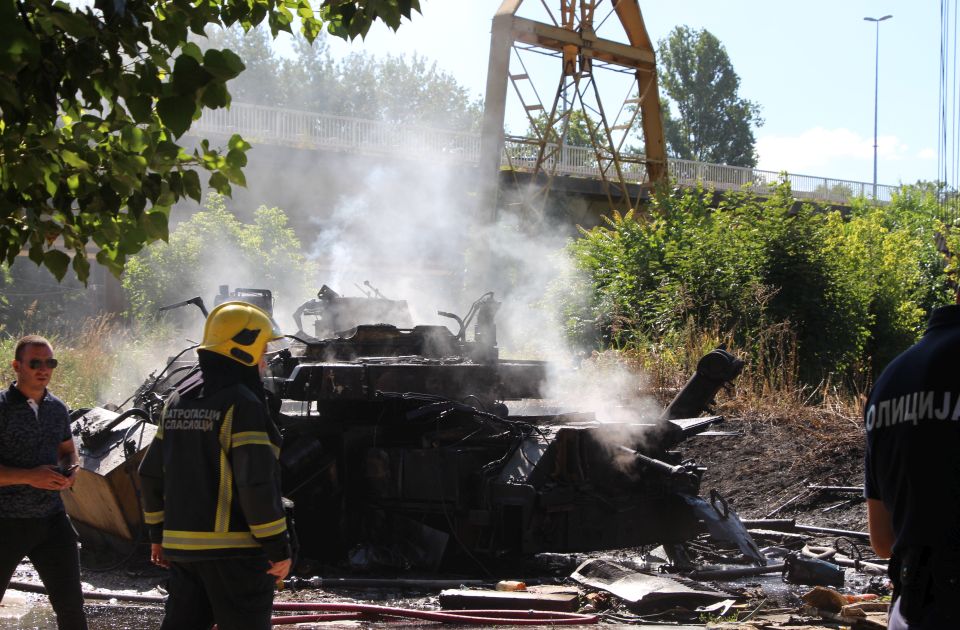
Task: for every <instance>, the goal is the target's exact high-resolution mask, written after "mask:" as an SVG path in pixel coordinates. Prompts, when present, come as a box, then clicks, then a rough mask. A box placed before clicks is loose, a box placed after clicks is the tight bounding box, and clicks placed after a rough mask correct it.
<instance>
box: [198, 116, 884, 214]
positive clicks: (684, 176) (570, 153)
mask: <svg viewBox="0 0 960 630" xmlns="http://www.w3.org/2000/svg"><path fill="white" fill-rule="evenodd" d="M191 133H197V134H202V135H232V134H234V133H238V134H240V135H242V136H243V137H244V138H245V139H247V140H249V141H252V142H255V143H261V144H272V145H278V146H287V147H294V148H298V149H307V150H316V151H340V152H350V153H354V154H357V155H368V156H371V157H385V156H390V157H394V158H399V159H408V160H417V161H422V162H427V163H444V164H452V165H456V164H458V163H460V164H463V165H464V166H470V167H473V166H476V165H477V164H478V163H479V161H480V156H481V151H480V134H479V133H468V132H457V131H447V130H441V129H432V128H427V127H416V126H404V125H398V124H395V123H387V122H381V121H376V120H364V119H359V118H350V117H345V116H332V115H329V114H322V113H317V112H305V111H298V110H290V109H282V108H277V107H267V106H262V105H250V104H246V103H236V102H235V103H233V105H232V106H231V107H230V109H229V110H227V109H217V110H205V112H204V114H203V116H202V117H201V118H200V120H199V121H197V122H196V123H195V124H194V125H193V127H192V129H191ZM553 148H554V149H555V148H556V147H553ZM537 149H538V148H537V146H536V145H535V144H531V142H530V141H529V140H528V139H526V138H521V137H518V136H509V135H508V136H506V137H505V142H504V149H503V152H502V154H501V160H500V164H501V169H506V170H512V171H515V172H520V173H524V172H531V171H532V170H533V166H534V165H535V162H536V155H537ZM548 155H549V156H550V157H548V158H547V160H546V161H545V163H544V165H543V168H544V170H545V171H546V172H548V173H551V174H554V175H561V176H567V177H571V178H580V179H584V180H600V179H601V178H602V175H601V172H600V167H599V163H598V159H597V154H596V151H595V150H594V149H593V147H579V146H564V147H562V148H561V150H559V151H555V150H551V151H549V152H548ZM621 157H622V158H623V162H622V166H623V168H624V169H625V175H626V177H627V178H628V179H629V180H630V181H632V182H633V183H634V184H635V185H644V184H646V183H648V182H649V178H648V176H647V173H646V168H645V162H644V156H643V155H642V154H639V153H638V154H635V155H632V156H631V155H629V154H627V153H622V154H621ZM667 165H668V172H669V175H670V179H671V181H672V182H674V183H675V184H677V185H680V186H688V187H692V186H697V185H702V186H703V187H704V188H708V189H713V190H717V191H729V190H738V191H745V192H751V193H754V194H757V195H760V196H764V195H769V194H771V193H772V192H773V190H774V188H775V186H776V185H777V184H778V183H779V182H780V181H781V178H784V177H785V178H786V180H787V181H789V182H790V187H791V189H792V190H793V195H794V197H796V198H797V199H800V200H804V201H814V202H819V203H825V204H831V205H848V204H850V202H851V201H852V200H853V199H855V198H858V197H866V198H873V197H874V192H873V184H872V183H869V182H858V181H849V180H843V179H834V178H831V177H817V176H812V175H798V174H794V173H781V172H777V171H767V170H762V169H757V168H749V167H742V166H728V165H725V164H709V163H705V162H695V161H691V160H681V159H675V158H668V160H667ZM899 188H900V187H899V186H890V185H879V184H878V185H877V187H876V200H877V201H878V202H881V203H887V202H889V201H890V200H891V198H892V195H893V193H894V191H897V190H899Z"/></svg>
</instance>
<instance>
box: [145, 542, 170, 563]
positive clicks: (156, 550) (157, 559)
mask: <svg viewBox="0 0 960 630" xmlns="http://www.w3.org/2000/svg"><path fill="white" fill-rule="evenodd" d="M150 562H152V563H153V564H155V565H157V566H158V567H163V568H164V569H167V568H169V567H170V563H169V562H167V558H166V556H164V555H163V545H161V544H160V543H150Z"/></svg>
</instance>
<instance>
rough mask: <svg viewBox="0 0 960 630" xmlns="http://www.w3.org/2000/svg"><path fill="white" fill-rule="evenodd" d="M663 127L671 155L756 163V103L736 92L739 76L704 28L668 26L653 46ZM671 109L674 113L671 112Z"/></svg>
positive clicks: (726, 162) (717, 43)
mask: <svg viewBox="0 0 960 630" xmlns="http://www.w3.org/2000/svg"><path fill="white" fill-rule="evenodd" d="M657 55H658V64H657V65H658V69H659V71H658V75H659V78H660V86H661V88H662V89H663V93H664V94H665V95H666V96H667V97H668V98H667V99H665V101H664V104H663V127H664V135H665V136H666V140H667V148H668V150H669V151H670V152H671V154H673V156H674V157H678V158H683V159H685V160H698V161H701V162H712V163H717V164H730V165H734V166H756V164H757V155H756V151H755V145H756V139H755V138H754V135H753V129H752V127H753V126H757V127H759V126H760V125H762V124H763V120H762V119H761V118H760V106H759V105H757V104H756V103H754V102H752V101H749V100H747V99H744V98H741V97H740V96H738V91H739V89H740V77H738V76H737V73H736V72H734V70H733V65H732V64H731V63H730V57H729V56H728V55H727V51H726V49H725V48H724V47H723V44H721V43H720V40H718V39H717V38H716V37H714V36H713V34H711V33H710V32H709V31H707V30H706V29H702V30H699V31H693V30H691V29H690V28H689V27H687V26H678V27H676V28H674V29H673V30H672V31H671V32H670V35H669V36H667V38H666V39H662V40H660V42H658V45H657ZM674 107H675V108H676V115H675V114H674Z"/></svg>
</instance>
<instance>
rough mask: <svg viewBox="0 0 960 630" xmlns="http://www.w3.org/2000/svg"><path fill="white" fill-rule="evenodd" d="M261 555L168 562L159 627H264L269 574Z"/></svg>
mask: <svg viewBox="0 0 960 630" xmlns="http://www.w3.org/2000/svg"><path fill="white" fill-rule="evenodd" d="M269 566H270V564H269V563H268V562H267V559H266V558H265V557H253V558H225V559H218V560H199V561H194V562H174V561H171V562H170V581H169V583H168V584H167V593H168V594H169V595H168V597H167V604H166V610H165V611H164V615H163V623H162V624H161V626H160V630H209V628H210V627H211V626H212V625H213V624H214V622H215V623H216V624H217V628H218V630H269V628H270V617H271V616H272V612H273V610H272V609H273V592H274V578H273V576H272V575H269V574H268V573H267V569H268V568H269Z"/></svg>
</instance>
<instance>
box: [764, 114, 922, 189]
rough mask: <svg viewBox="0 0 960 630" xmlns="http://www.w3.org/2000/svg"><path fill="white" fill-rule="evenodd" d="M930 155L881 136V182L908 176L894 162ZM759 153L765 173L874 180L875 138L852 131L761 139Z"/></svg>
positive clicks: (819, 129) (818, 130)
mask: <svg viewBox="0 0 960 630" xmlns="http://www.w3.org/2000/svg"><path fill="white" fill-rule="evenodd" d="M931 153H932V152H930V150H929V149H925V150H923V151H921V152H920V153H919V154H917V153H915V152H911V151H910V147H909V146H907V145H906V144H905V143H903V142H901V141H900V140H899V139H898V138H897V137H896V136H893V135H888V136H879V137H878V138H877V155H878V160H879V162H880V167H879V169H878V170H879V173H880V175H879V179H880V180H881V181H882V182H886V181H889V182H891V183H892V182H896V181H898V179H900V178H901V176H903V175H905V173H901V172H900V171H901V170H902V167H901V166H900V165H897V166H892V167H891V165H890V163H891V162H896V163H902V162H909V161H915V160H918V159H920V160H929V159H931ZM757 154H758V157H759V160H758V164H757V167H758V168H761V169H764V170H771V171H788V172H790V173H799V174H803V175H817V176H823V177H831V178H836V179H847V180H854V181H870V180H871V179H872V178H873V137H871V136H863V135H861V134H859V133H857V132H855V131H851V130H850V129H844V128H837V129H824V128H823V127H813V128H810V129H807V130H805V131H803V132H801V133H800V134H798V135H793V136H781V135H767V136H761V137H760V138H758V139H757ZM932 157H933V158H935V157H936V155H935V154H933V155H932ZM904 179H906V178H905V177H904Z"/></svg>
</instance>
